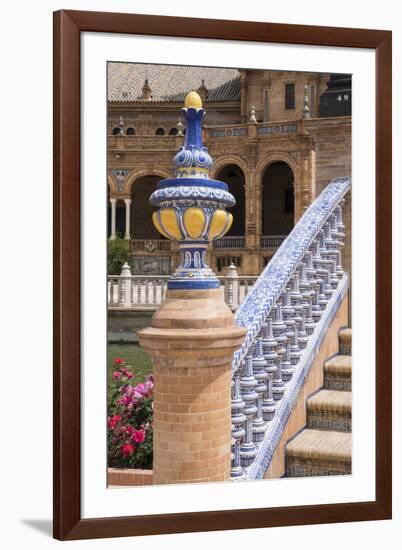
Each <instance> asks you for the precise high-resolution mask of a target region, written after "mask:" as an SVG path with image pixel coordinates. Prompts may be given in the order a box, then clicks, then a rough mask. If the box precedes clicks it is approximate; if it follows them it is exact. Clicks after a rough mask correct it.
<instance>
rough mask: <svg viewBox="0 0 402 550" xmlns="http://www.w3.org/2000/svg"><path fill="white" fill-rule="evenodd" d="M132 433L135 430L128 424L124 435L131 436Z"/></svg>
mask: <svg viewBox="0 0 402 550" xmlns="http://www.w3.org/2000/svg"><path fill="white" fill-rule="evenodd" d="M134 432H135V428H133V427H132V426H130V424H128V426H126V427H125V433H126V435H133V433H134Z"/></svg>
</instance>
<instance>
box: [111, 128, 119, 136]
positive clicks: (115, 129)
mask: <svg viewBox="0 0 402 550" xmlns="http://www.w3.org/2000/svg"><path fill="white" fill-rule="evenodd" d="M120 133H121V131H120V128H119V127H118V126H115V127H114V128H113V130H112V134H113V135H114V136H118V135H120Z"/></svg>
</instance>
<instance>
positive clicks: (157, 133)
mask: <svg viewBox="0 0 402 550" xmlns="http://www.w3.org/2000/svg"><path fill="white" fill-rule="evenodd" d="M155 133H156V135H157V136H164V135H165V130H164V129H163V128H157V130H156V132H155Z"/></svg>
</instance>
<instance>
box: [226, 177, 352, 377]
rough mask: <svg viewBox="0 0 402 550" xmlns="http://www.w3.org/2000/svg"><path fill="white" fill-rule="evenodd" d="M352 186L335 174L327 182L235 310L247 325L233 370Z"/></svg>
mask: <svg viewBox="0 0 402 550" xmlns="http://www.w3.org/2000/svg"><path fill="white" fill-rule="evenodd" d="M350 186H351V184H350V179H349V178H336V179H334V180H332V181H331V182H330V183H329V184H328V185H327V187H326V188H325V189H324V190H323V191H322V193H321V194H320V195H319V197H318V198H317V199H316V200H315V201H314V202H313V203H312V204H311V205H310V206H309V208H308V209H307V210H306V212H305V213H304V215H303V216H302V217H301V218H300V220H299V221H298V222H297V224H296V225H295V227H294V228H293V230H292V232H291V233H290V234H289V235H288V236H287V238H286V240H285V241H284V242H283V243H282V244H281V246H280V247H279V248H278V250H277V252H276V254H275V255H274V257H273V258H272V260H271V261H270V262H269V263H268V265H267V266H266V268H265V269H264V270H263V271H262V273H261V275H260V277H259V278H258V280H257V282H256V283H255V284H254V286H253V288H252V290H251V291H250V292H249V294H248V295H247V297H246V299H245V300H244V302H243V303H242V304H241V306H240V307H239V308H238V310H237V311H236V314H235V321H236V323H237V325H238V326H240V327H244V328H247V334H246V338H245V341H244V343H243V345H242V347H241V348H240V349H239V350H238V351H236V352H235V354H234V357H233V364H232V368H233V371H236V370H237V369H238V368H239V366H240V365H241V363H242V361H243V360H244V358H245V357H246V355H247V353H248V351H249V349H250V347H251V345H252V344H253V342H254V341H255V339H256V337H257V335H258V333H259V332H260V330H261V328H262V325H263V323H264V322H265V319H266V318H267V316H268V315H269V313H270V312H271V309H272V307H273V306H274V305H275V303H276V302H277V300H278V298H279V296H280V295H281V293H282V291H283V289H284V288H285V286H286V285H287V284H288V282H289V279H290V277H291V276H292V275H293V273H294V271H295V270H296V268H297V267H298V265H299V264H300V262H301V260H302V259H303V256H304V255H305V253H306V251H307V250H308V249H309V248H310V246H311V245H312V244H313V242H314V240H315V239H316V237H317V235H318V233H319V232H320V230H321V229H322V227H323V225H324V224H325V222H326V220H327V219H328V217H329V216H330V215H331V213H332V212H333V210H334V208H335V207H336V206H337V205H338V204H339V202H340V201H341V200H342V199H343V197H344V196H345V195H346V193H347V192H348V191H349V189H350Z"/></svg>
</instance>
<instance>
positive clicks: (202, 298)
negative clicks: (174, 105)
mask: <svg viewBox="0 0 402 550" xmlns="http://www.w3.org/2000/svg"><path fill="white" fill-rule="evenodd" d="M183 114H184V116H185V119H186V135H185V138H184V145H183V146H182V147H181V148H180V150H179V152H178V153H177V154H176V156H175V157H174V161H173V162H174V164H175V166H176V177H175V178H172V179H166V180H162V181H161V182H159V184H158V188H157V190H156V191H155V192H154V193H153V194H152V195H151V198H150V202H151V204H153V205H154V206H158V207H159V210H158V211H157V212H155V213H154V215H153V222H154V224H155V226H156V228H157V229H158V231H159V232H160V233H161V234H162V235H164V236H165V237H167V238H169V239H172V240H174V241H177V242H178V244H179V249H180V252H181V264H180V266H179V267H178V268H177V270H176V272H175V273H174V274H173V275H172V277H171V279H170V280H169V282H168V290H167V293H166V301H165V302H164V304H163V305H162V306H161V307H160V309H159V310H158V311H157V312H156V313H155V314H154V316H153V318H152V322H151V326H150V327H148V328H146V329H144V330H142V331H140V333H139V337H140V344H141V345H142V347H143V348H145V349H146V350H147V351H148V352H149V353H150V354H151V356H152V360H153V367H154V370H153V373H154V379H155V388H154V463H153V471H154V483H155V484H161V483H183V482H202V481H223V480H228V479H230V469H231V458H232V456H231V445H232V444H233V445H234V447H235V449H234V450H235V453H234V456H233V467H234V468H237V466H238V461H239V448H238V447H239V443H238V442H236V440H235V441H234V442H233V441H232V438H231V384H232V369H231V365H232V359H233V352H234V351H235V350H236V349H238V348H239V347H240V346H241V344H242V343H243V339H244V335H245V329H241V328H239V327H237V326H236V325H235V323H234V317H233V314H232V312H231V311H230V309H229V308H228V306H227V305H226V304H225V302H224V300H223V297H222V293H221V290H220V283H219V280H218V279H217V277H216V275H215V274H214V273H213V271H212V270H211V269H210V268H209V267H208V266H207V265H206V263H205V257H206V251H207V248H208V244H209V242H210V241H211V240H212V239H214V238H220V237H222V236H223V235H224V234H225V233H226V232H227V231H228V229H229V227H230V225H231V222H232V215H231V214H229V213H228V212H226V207H228V206H233V205H234V198H233V196H232V195H231V194H230V193H229V192H228V187H227V185H226V184H225V183H223V182H220V181H217V180H211V179H210V178H209V170H210V168H211V166H212V162H213V161H212V158H211V157H210V155H209V153H208V150H207V148H206V147H204V145H203V143H202V131H201V129H202V119H203V117H204V114H205V111H204V109H203V108H202V102H201V98H200V96H199V95H198V94H197V93H196V92H190V93H189V94H188V95H187V97H186V99H185V107H184V109H183ZM238 389H239V388H237V389H236V391H237V392H238ZM233 391H235V390H233ZM240 411H241V408H240V409H239V415H241V413H240ZM244 414H245V413H244ZM238 435H240V434H238Z"/></svg>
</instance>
